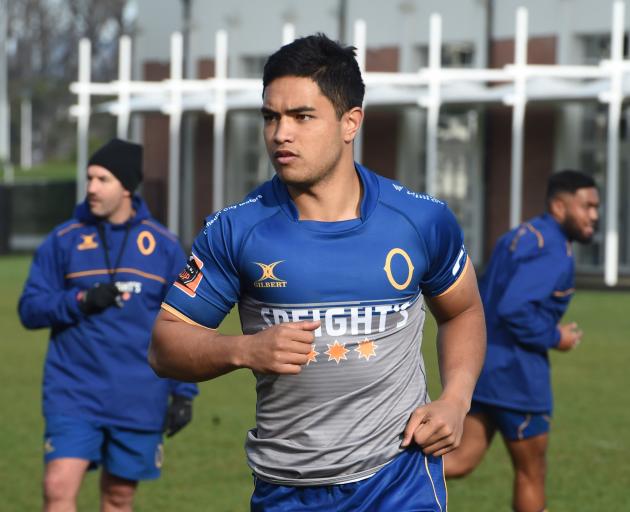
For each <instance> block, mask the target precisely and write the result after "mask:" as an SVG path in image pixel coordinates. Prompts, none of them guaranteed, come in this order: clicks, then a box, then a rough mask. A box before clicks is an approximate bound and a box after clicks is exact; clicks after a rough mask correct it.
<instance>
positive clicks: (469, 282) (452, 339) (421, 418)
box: [402, 262, 486, 456]
mask: <svg viewBox="0 0 630 512" xmlns="http://www.w3.org/2000/svg"><path fill="white" fill-rule="evenodd" d="M427 304H428V306H429V308H430V309H431V312H432V313H433V315H434V316H435V318H436V321H437V324H438V335H437V343H438V362H439V367H440V377H441V380H442V394H441V395H440V397H439V398H438V399H437V400H435V401H434V402H432V403H430V404H427V405H425V406H422V407H419V408H418V409H416V410H415V411H414V412H413V413H412V415H411V417H410V418H409V421H408V423H407V426H406V428H405V431H404V433H403V442H402V446H408V445H409V444H410V443H411V442H412V440H413V441H414V442H415V443H417V444H418V445H420V446H421V447H422V449H423V451H424V453H426V454H428V455H436V456H438V455H443V454H445V453H448V452H449V451H451V450H453V449H455V448H456V447H457V446H458V445H459V443H460V441H461V437H462V431H463V423H464V418H465V417H466V413H467V412H468V410H469V408H470V401H471V398H472V393H473V391H474V389H475V383H476V382H477V378H478V377H479V372H480V371H481V367H482V365H483V360H484V356H485V349H486V329H485V322H484V315H483V306H482V304H481V299H480V297H479V291H478V289H477V279H476V277H475V271H474V269H473V266H472V264H470V262H469V263H468V267H467V269H466V270H465V274H464V275H463V276H462V277H461V280H460V282H459V283H457V285H456V286H455V287H454V288H453V289H451V290H449V291H448V292H447V293H446V294H444V295H441V296H438V297H434V298H431V299H428V300H427Z"/></svg>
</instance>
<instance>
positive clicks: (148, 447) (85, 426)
mask: <svg viewBox="0 0 630 512" xmlns="http://www.w3.org/2000/svg"><path fill="white" fill-rule="evenodd" d="M45 420H46V431H45V433H44V462H45V463H48V462H50V461H52V460H54V459H60V458H66V457H71V458H78V459H84V460H88V461H90V469H96V468H98V466H99V465H101V464H102V465H103V467H104V468H105V469H106V470H107V472H108V473H111V474H112V475H115V476H118V477H120V478H125V479H127V480H133V481H137V480H153V479H155V478H158V477H159V476H160V469H161V467H162V461H163V458H164V453H163V446H162V432H151V431H142V430H130V429H125V428H120V427H112V426H110V425H104V424H99V423H95V422H92V421H86V420H83V419H80V418H74V417H71V416H64V415H49V416H46V418H45Z"/></svg>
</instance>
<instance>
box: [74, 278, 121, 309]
mask: <svg viewBox="0 0 630 512" xmlns="http://www.w3.org/2000/svg"><path fill="white" fill-rule="evenodd" d="M119 296H120V292H119V291H118V288H116V285H115V284H114V283H96V284H95V285H94V286H92V288H89V289H87V290H85V291H84V292H83V293H82V294H81V295H80V296H79V309H80V310H81V311H83V313H85V314H86V315H91V314H93V313H99V312H101V311H103V310H104V309H106V308H108V307H110V306H113V305H114V304H116V305H118V297H119Z"/></svg>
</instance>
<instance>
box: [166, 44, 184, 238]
mask: <svg viewBox="0 0 630 512" xmlns="http://www.w3.org/2000/svg"><path fill="white" fill-rule="evenodd" d="M183 55H184V53H183V40H182V35H181V33H179V32H175V33H174V34H173V35H172V36H171V78H170V80H169V85H170V91H171V102H170V105H169V106H168V110H167V113H168V115H169V126H168V214H167V218H168V229H170V230H171V231H172V232H173V233H175V234H176V235H177V234H179V217H180V216H179V196H180V194H179V162H180V137H179V134H180V130H181V125H182V87H181V84H182V76H183V75H182V70H183Z"/></svg>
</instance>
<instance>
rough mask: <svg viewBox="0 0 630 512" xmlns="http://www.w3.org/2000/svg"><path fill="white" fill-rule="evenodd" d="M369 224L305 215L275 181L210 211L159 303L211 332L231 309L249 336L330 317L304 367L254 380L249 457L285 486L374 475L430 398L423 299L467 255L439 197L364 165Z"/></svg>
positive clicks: (260, 472) (444, 286) (442, 288)
mask: <svg viewBox="0 0 630 512" xmlns="http://www.w3.org/2000/svg"><path fill="white" fill-rule="evenodd" d="M357 172H358V174H359V176H360V178H361V182H362V188H363V196H362V200H361V207H360V213H361V216H360V218H357V219H353V220H347V221H340V222H317V221H300V220H299V216H298V211H297V209H296V206H295V204H294V203H293V201H292V200H291V198H290V196H289V193H288V191H287V189H286V187H285V185H284V184H283V183H282V182H281V181H280V180H279V179H278V178H277V177H275V178H274V179H272V180H271V181H269V182H267V183H265V184H263V185H262V186H261V187H259V188H258V189H257V190H255V191H254V192H253V193H252V194H251V195H250V196H249V197H248V198H247V199H246V200H245V201H244V202H242V203H240V204H238V205H234V206H230V207H227V208H225V209H223V210H221V211H219V212H217V213H216V214H214V215H211V216H210V217H208V218H207V222H206V225H205V227H204V229H203V231H202V232H201V233H200V234H199V236H198V237H197V239H196V241H195V243H194V245H193V249H192V256H191V258H190V260H189V264H188V266H187V268H186V269H185V270H184V271H183V272H182V273H181V274H180V277H179V279H178V282H176V283H175V285H174V286H173V287H172V288H171V290H170V291H169V293H168V294H167V297H166V299H165V303H164V304H163V306H162V307H163V308H165V309H166V310H167V311H169V312H171V313H173V314H175V315H177V316H179V317H180V318H182V319H184V320H187V321H191V320H192V321H193V322H195V323H198V324H200V325H203V326H206V327H210V328H215V327H217V326H218V325H219V323H220V322H221V320H222V319H223V318H224V317H225V315H227V314H228V313H229V311H230V309H231V308H232V306H233V305H234V304H236V303H238V305H239V312H240V318H241V323H242V328H243V332H244V333H246V334H253V333H256V332H258V331H260V330H262V329H265V328H267V327H270V326H272V325H276V324H279V323H282V322H293V321H300V320H305V319H315V320H320V321H321V327H320V328H318V329H317V330H316V331H315V332H314V333H315V341H314V343H313V346H312V351H311V353H310V355H309V362H308V363H307V364H306V365H305V366H304V367H303V368H302V371H301V373H300V374H298V375H259V374H257V375H256V379H257V408H256V428H255V429H253V430H251V431H250V432H249V433H248V437H247V442H246V450H247V456H248V462H249V464H250V466H251V468H252V470H253V471H254V472H255V474H256V475H257V476H259V477H260V478H263V479H264V480H267V481H271V482H274V483H280V484H288V485H320V484H334V483H343V482H349V481H353V480H358V479H361V478H365V477H367V476H370V475H372V474H373V473H375V472H376V471H377V470H378V469H379V468H380V467H382V466H383V465H385V464H386V463H388V462H389V461H390V460H392V458H393V457H394V456H395V455H396V454H397V453H399V451H400V447H399V445H400V442H401V434H402V432H403V430H404V427H405V425H406V422H407V420H408V418H409V415H410V414H411V412H412V411H413V410H414V409H415V408H416V407H418V406H421V405H423V404H425V403H427V402H428V401H429V397H428V396H427V388H426V376H425V370H424V363H423V360H422V355H421V352H420V344H421V340H422V327H423V323H424V316H425V314H424V307H423V300H422V294H424V295H427V296H430V297H434V296H437V295H440V294H443V293H446V292H447V291H449V290H450V289H451V288H452V287H453V286H454V285H455V283H456V282H457V281H458V279H459V278H460V276H461V275H462V274H463V272H464V269H465V267H466V265H467V263H468V257H467V254H466V250H465V249H464V246H463V237H462V232H461V230H460V228H459V226H458V224H457V222H456V220H455V218H454V216H453V214H452V213H451V212H450V210H449V209H448V208H447V207H446V205H445V204H444V203H442V202H441V201H438V200H436V199H434V198H432V197H430V196H426V195H422V194H416V193H414V192H411V191H409V190H407V189H406V188H404V187H402V186H401V185H399V184H398V183H396V182H394V181H391V180H388V179H385V178H383V177H380V176H378V175H376V174H374V173H372V172H371V171H369V170H367V169H365V168H363V167H361V166H359V165H357Z"/></svg>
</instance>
